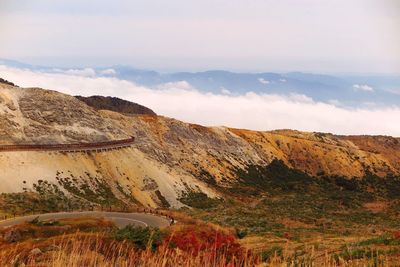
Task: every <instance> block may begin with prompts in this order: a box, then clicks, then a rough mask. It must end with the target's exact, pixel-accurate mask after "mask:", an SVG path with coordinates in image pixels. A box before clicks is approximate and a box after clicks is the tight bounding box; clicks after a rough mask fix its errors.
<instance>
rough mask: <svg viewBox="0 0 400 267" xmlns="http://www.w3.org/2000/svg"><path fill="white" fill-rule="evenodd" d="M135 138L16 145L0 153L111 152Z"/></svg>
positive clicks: (5, 148) (8, 146) (3, 147)
mask: <svg viewBox="0 0 400 267" xmlns="http://www.w3.org/2000/svg"><path fill="white" fill-rule="evenodd" d="M134 141H135V137H133V136H132V137H131V138H128V139H122V140H114V141H105V142H95V143H72V144H41V145H38V144H16V145H0V152H7V151H60V152H85V151H102V150H112V149H119V148H124V147H129V146H131V145H132V144H133V143H134Z"/></svg>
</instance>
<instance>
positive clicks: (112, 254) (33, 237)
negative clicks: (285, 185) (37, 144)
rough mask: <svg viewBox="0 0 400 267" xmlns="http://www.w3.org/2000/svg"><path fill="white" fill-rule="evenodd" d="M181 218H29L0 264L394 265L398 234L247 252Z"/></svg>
mask: <svg viewBox="0 0 400 267" xmlns="http://www.w3.org/2000/svg"><path fill="white" fill-rule="evenodd" d="M182 219H183V221H184V222H183V223H182V224H180V225H175V226H173V227H170V228H167V229H163V230H158V229H152V228H135V227H132V226H127V227H125V228H123V229H117V228H116V227H115V226H114V225H113V224H112V223H110V222H107V221H104V220H99V219H93V218H90V219H89V218H88V219H76V220H75V219H68V220H60V221H45V222H42V221H38V220H34V221H32V222H30V223H27V224H23V225H18V226H14V227H12V228H10V229H5V230H2V231H0V234H1V236H2V238H1V239H0V266H5V267H7V266H71V267H75V266H76V267H78V266H79V267H80V266H121V267H122V266H149V267H150V266H210V267H211V266H216V267H219V266H396V264H397V263H398V262H399V261H398V260H399V255H400V252H399V251H400V250H399V245H400V234H398V233H394V234H392V235H385V236H379V237H376V238H370V239H365V240H362V241H358V242H349V243H348V244H346V245H344V246H341V247H338V249H336V250H335V251H331V250H328V249H325V250H321V248H318V247H317V245H316V244H314V245H312V244H309V245H307V246H303V247H302V250H301V251H302V252H301V253H299V250H296V251H293V245H294V244H293V243H291V242H290V241H287V242H286V243H285V244H284V245H283V246H279V245H277V244H278V243H277V242H275V243H274V242H271V240H270V241H269V245H271V246H270V248H269V249H264V250H261V251H260V250H258V249H250V247H251V240H252V238H254V237H245V238H242V239H239V238H238V237H237V236H235V233H234V232H233V231H232V230H230V229H222V228H220V227H218V226H215V225H212V224H206V223H203V222H200V221H193V220H190V219H189V220H188V221H185V220H184V218H183V217H182ZM11 232H12V233H14V236H13V235H10V233H11ZM10 236H13V237H15V238H14V240H10ZM389 251H390V253H388V252H389ZM397 266H398V265H397Z"/></svg>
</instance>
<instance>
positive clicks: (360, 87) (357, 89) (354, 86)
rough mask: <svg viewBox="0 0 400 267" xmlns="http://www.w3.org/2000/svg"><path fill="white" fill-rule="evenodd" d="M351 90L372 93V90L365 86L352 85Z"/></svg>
mask: <svg viewBox="0 0 400 267" xmlns="http://www.w3.org/2000/svg"><path fill="white" fill-rule="evenodd" d="M353 88H354V90H355V91H365V92H373V91H374V88H372V87H371V86H369V85H366V84H354V85H353Z"/></svg>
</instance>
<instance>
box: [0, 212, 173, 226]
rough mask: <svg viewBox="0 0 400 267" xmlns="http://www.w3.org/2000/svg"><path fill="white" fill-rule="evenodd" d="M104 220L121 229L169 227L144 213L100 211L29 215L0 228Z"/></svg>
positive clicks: (3, 224)
mask: <svg viewBox="0 0 400 267" xmlns="http://www.w3.org/2000/svg"><path fill="white" fill-rule="evenodd" d="M88 217H94V218H104V219H106V220H109V221H112V222H114V223H115V225H116V226H117V227H119V228H122V227H124V226H126V225H128V224H132V225H135V226H142V227H145V226H151V227H157V228H164V227H167V226H169V225H170V221H169V220H168V219H167V218H165V217H161V216H156V215H152V214H145V213H123V212H100V211H82V212H57V213H46V214H39V215H29V216H24V217H16V218H14V219H8V220H4V221H0V228H6V227H10V226H14V225H17V224H21V223H25V222H29V221H32V220H33V219H35V218H39V220H59V219H70V218H88Z"/></svg>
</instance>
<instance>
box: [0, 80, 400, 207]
mask: <svg viewBox="0 0 400 267" xmlns="http://www.w3.org/2000/svg"><path fill="white" fill-rule="evenodd" d="M93 101H94V102H95V100H93ZM92 105H95V106H97V104H96V103H94V104H93V103H92ZM0 123H1V125H2V127H1V129H0V144H20V143H23V144H26V143H36V144H48V143H72V142H97V141H104V140H118V139H123V138H127V137H129V136H132V135H133V136H135V143H134V145H133V146H132V147H130V148H124V149H120V150H115V151H103V152H87V153H61V152H46V151H43V152H0V169H1V170H2V172H1V173H0V181H2V183H1V184H0V191H1V192H6V193H10V192H22V191H23V190H35V188H36V189H37V187H38V184H41V185H43V183H42V182H40V181H48V182H49V183H51V184H55V185H57V186H58V187H60V188H61V190H64V191H66V192H67V193H68V194H72V195H77V196H79V197H80V198H85V197H88V196H91V197H92V198H91V199H86V200H87V201H94V202H95V203H97V204H99V203H100V204H104V203H106V202H107V201H111V200H107V201H106V200H104V199H103V198H104V197H103V196H100V195H99V196H98V195H96V194H97V193H98V194H101V192H103V191H104V190H105V189H104V188H105V187H107V188H109V189H110V190H108V189H107V190H108V191H107V190H106V191H107V192H108V193H107V194H109V195H110V196H111V198H112V199H114V198H115V199H120V200H122V201H123V202H124V203H127V204H128V203H134V204H135V205H145V206H150V207H163V206H164V207H168V206H173V207H180V206H182V205H183V204H182V202H181V200H180V199H181V198H182V197H183V196H184V195H185V194H187V193H188V192H196V191H200V192H204V193H205V194H207V195H208V196H210V197H218V196H219V197H223V195H224V193H223V190H224V189H223V188H230V187H235V185H236V184H237V183H238V182H240V179H239V176H238V171H239V170H245V169H247V168H248V167H249V166H267V165H269V164H270V163H271V162H273V161H274V160H275V159H279V160H282V162H283V163H284V164H285V165H286V166H288V167H291V168H294V169H297V170H301V171H304V172H306V173H308V174H309V175H312V176H322V175H324V176H327V175H328V176H335V175H336V176H345V177H348V178H350V177H359V178H361V177H363V176H365V175H366V174H370V173H372V174H376V175H378V176H381V177H383V176H387V175H390V174H399V173H400V164H399V162H400V161H399V159H400V152H399V151H400V145H399V141H400V140H399V139H398V138H392V137H384V136H378V137H375V136H349V137H346V136H335V135H332V134H323V133H305V132H298V131H292V130H279V131H270V132H256V131H250V130H242V129H231V128H226V127H211V128H207V127H203V126H200V125H195V124H189V123H184V122H181V121H177V120H174V119H170V118H165V117H162V116H154V115H132V114H130V115H126V114H124V113H119V112H115V111H110V110H96V109H94V108H92V107H90V106H88V105H87V104H85V103H84V102H82V101H79V100H78V99H77V98H75V97H72V96H68V95H64V94H60V93H58V92H54V91H47V90H43V89H38V88H26V89H22V88H17V87H13V86H11V85H7V84H0ZM89 189H90V190H89ZM88 190H89V191H88ZM96 190H97V191H96ZM102 190H103V191H102ZM88 192H89V193H90V194H89V193H88ZM107 203H108V202H107Z"/></svg>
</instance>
